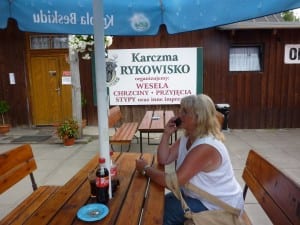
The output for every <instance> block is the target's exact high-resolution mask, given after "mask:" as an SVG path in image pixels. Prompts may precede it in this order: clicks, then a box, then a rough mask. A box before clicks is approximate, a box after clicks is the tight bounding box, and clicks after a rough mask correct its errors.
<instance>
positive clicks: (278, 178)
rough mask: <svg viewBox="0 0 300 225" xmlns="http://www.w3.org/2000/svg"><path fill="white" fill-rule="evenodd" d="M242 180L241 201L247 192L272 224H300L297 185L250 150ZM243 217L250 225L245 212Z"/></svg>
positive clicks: (299, 197)
mask: <svg viewBox="0 0 300 225" xmlns="http://www.w3.org/2000/svg"><path fill="white" fill-rule="evenodd" d="M243 179H244V181H245V188H244V198H246V194H247V191H248V189H250V191H251V192H252V193H253V195H254V197H255V198H256V199H257V201H258V203H259V204H260V206H261V207H262V208H263V210H264V211H265V213H266V214H267V216H268V217H269V219H270V220H271V221H272V222H273V224H276V225H292V224H300V186H299V184H297V183H296V182H295V181H293V180H292V179H291V178H290V177H288V176H287V175H286V174H284V173H283V172H282V171H280V170H279V169H278V168H276V167H275V166H274V165H272V164H271V163H270V162H268V161H267V160H266V159H265V158H264V157H262V156H261V155H260V154H258V153H257V152H256V151H254V150H250V151H249V154H248V157H247V161H246V166H245V169H244V171H243ZM243 218H244V221H245V223H246V224H247V225H250V224H252V223H251V221H250V219H249V217H248V216H247V214H246V213H244V215H243Z"/></svg>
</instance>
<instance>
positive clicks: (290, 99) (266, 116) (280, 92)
mask: <svg viewBox="0 0 300 225" xmlns="http://www.w3.org/2000/svg"><path fill="white" fill-rule="evenodd" d="M286 44H300V28H298V29H297V28H290V29H286V28H272V29H270V28H264V29H262V28H261V29H221V28H211V29H205V30H198V31H193V32H188V33H181V34H175V35H170V34H168V33H167V31H166V29H165V28H164V27H162V28H161V29H160V32H159V33H158V35H156V36H146V37H114V42H113V45H112V46H111V47H110V48H111V49H130V48H168V47H203V53H204V54H203V55H204V56H203V90H204V91H203V92H204V93H205V94H208V95H209V96H210V97H211V98H212V99H213V100H214V102H215V103H227V104H229V105H230V113H229V128H231V129H260V128H299V127H300V119H299V118H300V117H299V115H300V64H285V63H284V51H285V45H286ZM233 46H260V49H261V52H260V56H261V66H262V69H261V70H260V71H244V72H241V71H230V69H229V54H230V48H231V47H233ZM26 49H28V47H27V46H26V34H25V33H24V32H21V31H19V30H18V28H17V24H16V23H15V22H14V21H9V25H8V28H7V29H6V30H0V88H1V90H0V99H5V100H8V102H9V103H10V105H11V110H10V111H9V114H8V118H9V121H10V122H11V124H12V125H13V126H31V125H35V124H34V123H33V121H34V119H33V118H32V109H31V103H32V102H31V101H32V96H30V94H29V93H30V88H31V87H30V79H29V74H28V71H29V70H28V68H27V67H28V63H27V58H28V57H27V55H26V54H28V52H27V50H26ZM61 51H62V54H67V50H61ZM10 72H14V73H15V76H16V84H15V85H10V84H9V76H8V73H10ZM80 76H81V88H82V93H83V95H84V97H85V98H86V99H87V104H86V105H85V106H84V108H83V115H84V117H86V118H87V121H88V124H89V125H97V107H96V106H95V105H94V104H93V88H92V82H93V79H92V67H91V63H90V61H84V60H81V62H80ZM153 108H155V109H157V108H161V109H174V110H177V109H178V106H174V105H173V106H170V105H157V106H122V107H121V110H122V112H123V115H124V120H125V121H140V120H141V119H142V116H143V115H144V112H145V110H148V109H153Z"/></svg>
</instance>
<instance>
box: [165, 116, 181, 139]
mask: <svg viewBox="0 0 300 225" xmlns="http://www.w3.org/2000/svg"><path fill="white" fill-rule="evenodd" d="M177 118H178V117H175V116H174V117H172V118H171V119H170V120H169V121H168V123H167V124H166V126H165V130H164V133H165V134H169V135H171V134H172V133H174V132H175V131H177V129H178V127H177V126H176V123H175V120H176V119H177Z"/></svg>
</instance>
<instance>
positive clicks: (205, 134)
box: [136, 94, 244, 225]
mask: <svg viewBox="0 0 300 225" xmlns="http://www.w3.org/2000/svg"><path fill="white" fill-rule="evenodd" d="M216 113H217V111H216V109H215V105H214V103H213V101H212V100H211V98H210V97H208V96H207V95H204V94H200V95H190V96H187V97H184V98H182V100H181V103H180V113H179V115H178V117H179V118H180V120H181V124H180V125H179V127H180V128H181V129H184V136H182V137H180V138H179V139H178V140H177V141H176V142H175V143H174V144H173V145H171V146H169V139H170V137H171V135H172V133H174V132H175V131H176V130H177V129H178V126H176V123H175V120H176V119H177V118H176V117H174V118H172V119H170V121H169V122H168V123H167V125H166V128H165V130H164V133H163V135H162V138H161V141H160V144H159V146H158V152H157V157H158V161H159V163H161V164H163V165H167V164H170V163H173V162H174V161H176V174H177V177H178V182H179V185H180V186H183V185H184V184H186V183H188V182H190V183H192V184H194V185H196V186H197V187H199V188H201V189H203V190H205V191H207V192H209V193H211V194H213V195H214V196H216V197H217V198H219V199H221V200H222V201H224V202H226V203H228V204H229V205H231V206H233V207H235V208H239V209H243V205H244V202H243V197H242V189H241V187H240V185H239V183H238V182H237V180H236V179H235V177H234V172H233V169H232V164H231V161H230V158H229V154H228V151H227V148H226V147H225V145H224V144H223V141H224V135H223V133H222V132H221V131H220V124H219V122H218V121H217V118H216ZM136 168H137V170H138V171H140V172H142V173H143V174H145V175H146V176H148V177H150V178H151V180H153V181H154V182H156V183H158V184H160V185H162V186H164V187H166V183H165V175H166V174H165V173H163V172H160V171H158V170H156V169H154V168H152V167H149V166H148V163H147V162H146V161H145V160H143V159H138V160H137V161H136ZM182 193H183V196H184V199H185V200H186V202H187V204H188V206H189V207H190V209H191V210H192V211H193V212H200V211H204V210H215V209H218V206H216V205H213V204H211V203H210V202H208V201H205V200H204V199H201V198H200V197H199V196H198V195H197V194H195V193H193V192H191V191H189V190H186V189H184V188H182ZM184 220H185V218H184V212H183V210H182V207H181V203H180V201H179V200H178V199H177V198H176V197H175V196H174V195H173V193H172V192H170V193H168V194H167V195H166V197H165V213H164V225H177V224H178V225H179V224H180V225H181V224H183V223H184Z"/></svg>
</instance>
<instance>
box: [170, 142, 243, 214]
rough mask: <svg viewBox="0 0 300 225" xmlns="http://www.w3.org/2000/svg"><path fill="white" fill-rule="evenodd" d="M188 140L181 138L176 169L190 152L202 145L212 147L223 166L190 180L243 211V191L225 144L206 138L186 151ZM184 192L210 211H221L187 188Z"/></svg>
mask: <svg viewBox="0 0 300 225" xmlns="http://www.w3.org/2000/svg"><path fill="white" fill-rule="evenodd" d="M187 140H188V139H187V137H185V136H182V137H181V138H180V146H179V155H178V159H177V164H176V169H177V168H179V167H180V165H181V164H182V162H183V160H184V159H185V157H186V156H187V154H189V150H191V149H193V148H194V147H195V146H197V145H201V144H208V145H211V146H212V147H214V148H215V149H216V150H217V151H218V152H219V153H220V155H221V157H222V163H221V165H220V166H219V167H218V168H217V169H216V170H214V171H211V172H208V173H206V172H200V173H198V174H196V175H195V176H194V177H192V178H191V179H190V182H191V183H192V184H194V185H196V186H197V187H199V188H201V189H203V190H205V191H206V192H208V193H210V194H212V195H214V196H216V197H217V198H219V199H221V200H223V201H224V202H226V203H227V204H229V205H231V206H233V207H235V208H239V209H243V206H244V201H243V195H242V189H241V186H240V185H239V183H238V182H237V180H236V179H235V176H234V172H233V169H232V165H231V161H230V158H229V154H228V151H227V149H226V147H225V145H224V144H223V142H221V141H219V140H217V139H216V138H214V137H213V136H206V137H203V138H198V139H196V141H195V142H194V143H193V144H192V146H191V147H190V149H186V144H187ZM183 192H184V194H185V195H187V196H190V197H192V198H196V199H199V200H200V201H201V202H202V203H203V204H204V205H205V206H206V208H208V209H209V210H214V209H219V207H218V206H216V205H213V204H211V203H210V202H208V201H206V200H204V199H201V198H200V197H199V196H198V195H197V194H195V193H193V192H191V191H189V190H186V189H185V188H183Z"/></svg>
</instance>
